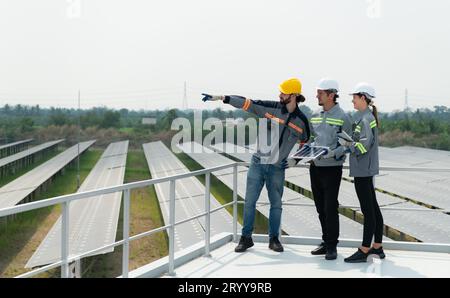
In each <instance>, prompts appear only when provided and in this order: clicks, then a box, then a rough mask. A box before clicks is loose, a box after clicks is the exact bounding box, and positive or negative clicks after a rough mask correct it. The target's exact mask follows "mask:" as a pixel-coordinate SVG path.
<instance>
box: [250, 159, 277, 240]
mask: <svg viewBox="0 0 450 298" xmlns="http://www.w3.org/2000/svg"><path fill="white" fill-rule="evenodd" d="M284 172H285V170H284V169H283V168H282V167H281V166H279V165H273V164H261V163H260V159H259V158H258V157H257V156H253V157H252V161H251V163H250V168H249V170H248V173H247V189H246V192H245V205H244V226H243V228H242V235H243V236H246V237H250V236H251V235H252V232H253V225H254V222H255V212H256V202H257V201H258V199H259V195H260V194H261V190H262V188H263V186H264V183H265V184H266V188H267V192H268V194H269V201H270V214H269V236H270V237H278V235H279V230H280V223H281V211H282V208H281V205H282V204H281V197H282V196H283V189H284Z"/></svg>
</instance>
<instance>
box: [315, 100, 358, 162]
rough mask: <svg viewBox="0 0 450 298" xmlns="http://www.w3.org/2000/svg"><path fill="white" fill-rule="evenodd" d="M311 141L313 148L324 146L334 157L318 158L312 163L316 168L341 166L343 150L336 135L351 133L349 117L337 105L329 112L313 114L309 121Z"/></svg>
mask: <svg viewBox="0 0 450 298" xmlns="http://www.w3.org/2000/svg"><path fill="white" fill-rule="evenodd" d="M309 123H310V127H311V140H310V142H311V143H312V142H313V143H314V145H315V146H324V147H328V148H330V150H331V151H334V153H335V156H334V157H331V158H318V159H316V160H315V161H314V165H315V166H317V167H332V166H342V165H343V164H344V162H345V153H344V151H345V148H344V147H343V146H341V145H340V144H339V142H338V136H337V135H338V133H340V132H342V131H345V132H346V133H347V134H348V135H351V133H352V123H351V120H350V117H349V116H348V115H347V114H346V113H345V112H344V110H342V109H341V107H340V106H339V104H336V105H335V106H333V107H332V108H331V109H330V110H329V111H324V110H321V111H317V112H315V113H314V114H313V115H312V117H311V119H310V121H309Z"/></svg>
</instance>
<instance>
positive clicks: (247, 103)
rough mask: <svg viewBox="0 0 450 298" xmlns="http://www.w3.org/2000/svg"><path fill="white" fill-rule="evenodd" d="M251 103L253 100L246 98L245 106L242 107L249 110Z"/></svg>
mask: <svg viewBox="0 0 450 298" xmlns="http://www.w3.org/2000/svg"><path fill="white" fill-rule="evenodd" d="M251 104H252V101H251V100H250V99H246V100H245V103H244V106H243V107H242V109H243V110H244V111H247V110H248V108H249V107H250V105H251Z"/></svg>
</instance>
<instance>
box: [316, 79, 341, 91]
mask: <svg viewBox="0 0 450 298" xmlns="http://www.w3.org/2000/svg"><path fill="white" fill-rule="evenodd" d="M317 90H336V91H338V92H339V84H338V82H337V81H336V80H332V79H328V78H325V79H321V80H320V82H319V84H318V85H317Z"/></svg>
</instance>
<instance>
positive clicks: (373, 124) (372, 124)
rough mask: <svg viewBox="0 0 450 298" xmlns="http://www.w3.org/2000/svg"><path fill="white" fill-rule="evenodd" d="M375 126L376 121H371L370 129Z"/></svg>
mask: <svg viewBox="0 0 450 298" xmlns="http://www.w3.org/2000/svg"><path fill="white" fill-rule="evenodd" d="M376 126H377V120H373V121H372V122H370V128H374V127H376Z"/></svg>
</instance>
